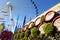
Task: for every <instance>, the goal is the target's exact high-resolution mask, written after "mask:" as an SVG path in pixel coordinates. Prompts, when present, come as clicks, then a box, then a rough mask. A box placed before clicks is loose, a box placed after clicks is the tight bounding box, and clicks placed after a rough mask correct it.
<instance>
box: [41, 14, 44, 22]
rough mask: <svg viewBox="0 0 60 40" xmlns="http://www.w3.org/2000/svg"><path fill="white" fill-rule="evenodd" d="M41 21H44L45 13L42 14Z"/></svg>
mask: <svg viewBox="0 0 60 40" xmlns="http://www.w3.org/2000/svg"><path fill="white" fill-rule="evenodd" d="M40 22H41V23H42V22H44V15H43V16H41V20H40Z"/></svg>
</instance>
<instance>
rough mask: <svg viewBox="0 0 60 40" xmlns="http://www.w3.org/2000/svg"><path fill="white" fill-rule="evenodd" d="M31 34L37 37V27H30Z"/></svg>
mask: <svg viewBox="0 0 60 40" xmlns="http://www.w3.org/2000/svg"><path fill="white" fill-rule="evenodd" d="M31 35H32V37H37V36H38V35H39V31H38V28H36V27H34V28H32V30H31Z"/></svg>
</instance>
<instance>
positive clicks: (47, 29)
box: [43, 23, 54, 36]
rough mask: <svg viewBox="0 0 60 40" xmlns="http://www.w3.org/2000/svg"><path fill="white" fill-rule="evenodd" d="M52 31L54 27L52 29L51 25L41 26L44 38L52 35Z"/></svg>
mask: <svg viewBox="0 0 60 40" xmlns="http://www.w3.org/2000/svg"><path fill="white" fill-rule="evenodd" d="M53 29H54V27H53V25H52V24H51V23H46V24H45V25H44V26H43V30H44V32H45V34H46V36H49V35H52V33H53Z"/></svg>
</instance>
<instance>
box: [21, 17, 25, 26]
mask: <svg viewBox="0 0 60 40" xmlns="http://www.w3.org/2000/svg"><path fill="white" fill-rule="evenodd" d="M25 23H26V16H25V17H24V20H23V26H24V25H25ZM23 26H22V27H23Z"/></svg>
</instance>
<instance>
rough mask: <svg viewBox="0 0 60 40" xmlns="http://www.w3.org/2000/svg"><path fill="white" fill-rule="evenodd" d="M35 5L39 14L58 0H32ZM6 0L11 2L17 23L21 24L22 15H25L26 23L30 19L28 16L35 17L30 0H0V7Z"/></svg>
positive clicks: (58, 0) (59, 0)
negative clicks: (17, 19)
mask: <svg viewBox="0 0 60 40" xmlns="http://www.w3.org/2000/svg"><path fill="white" fill-rule="evenodd" d="M33 1H34V2H35V3H36V5H37V7H38V12H39V15H40V14H41V13H43V12H44V11H46V10H48V9H49V8H51V7H52V6H54V5H55V4H57V3H59V2H60V0H33ZM7 2H11V4H12V6H13V10H12V14H13V17H14V19H15V20H16V18H17V16H18V15H19V24H20V25H21V26H22V24H23V19H24V16H25V15H26V23H27V22H28V21H29V20H30V17H31V18H32V19H33V18H35V16H36V15H35V9H34V6H33V5H32V3H31V2H30V0H0V8H2V7H3V6H5V5H6V3H7Z"/></svg>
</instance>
